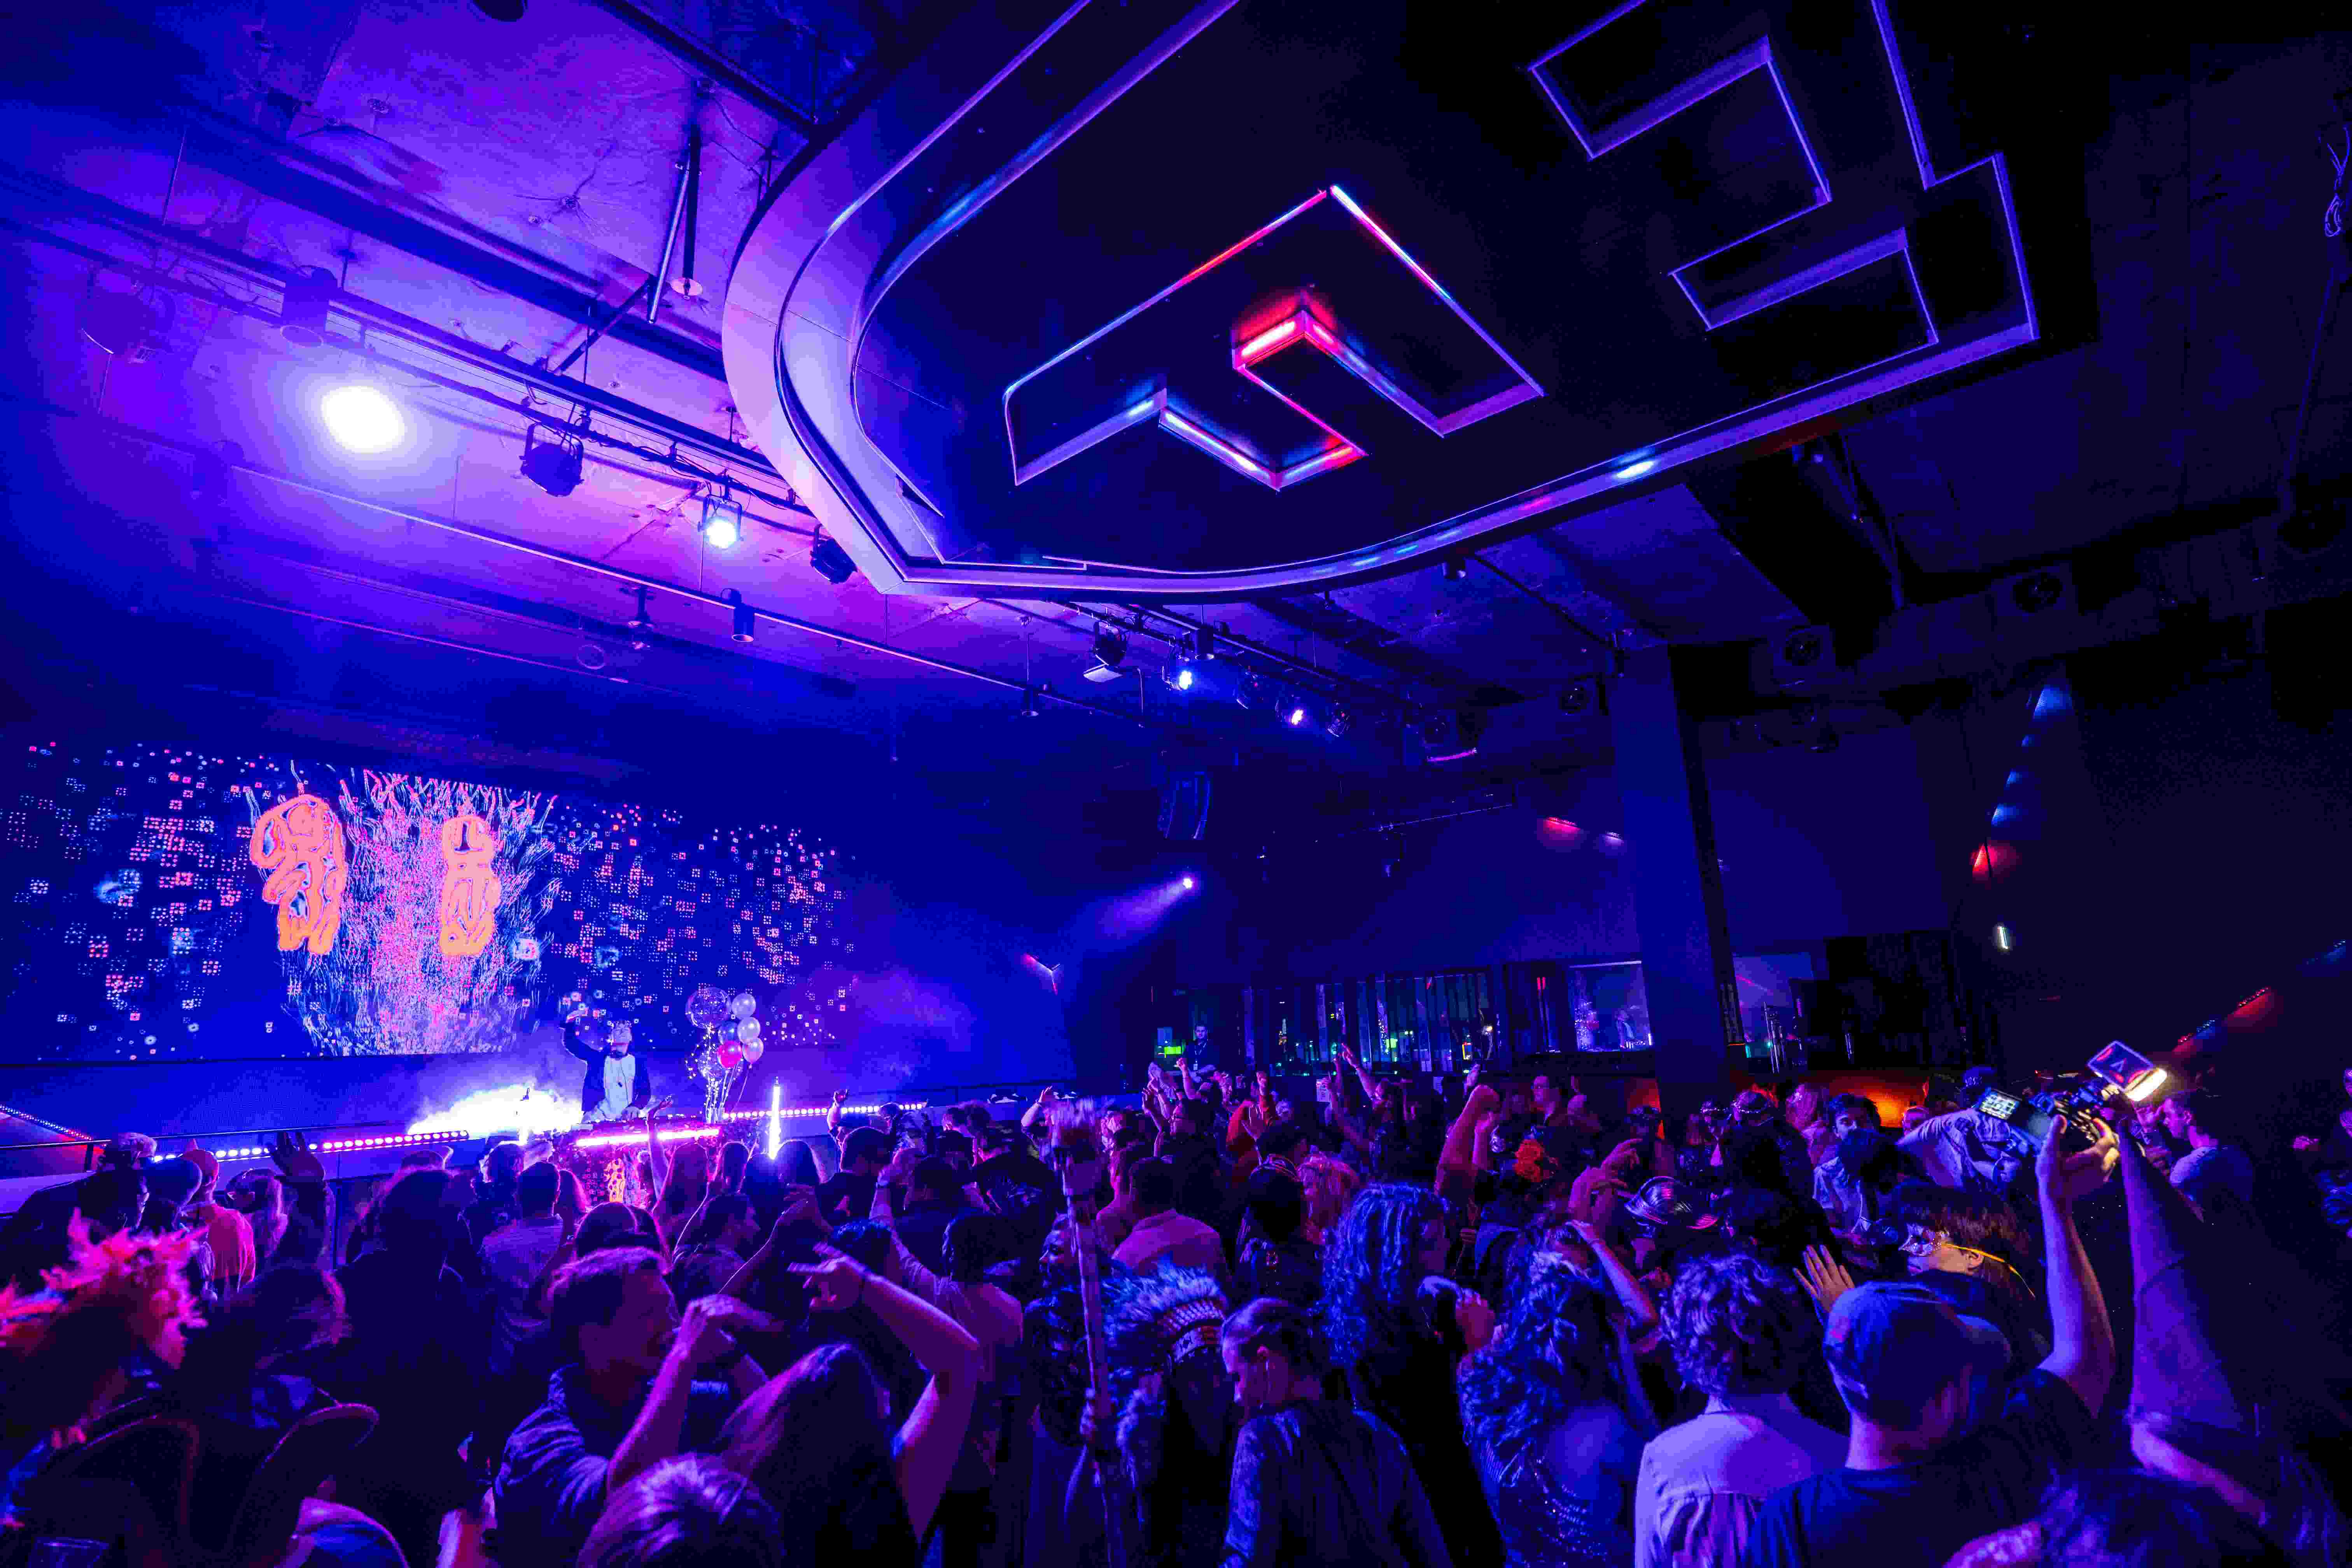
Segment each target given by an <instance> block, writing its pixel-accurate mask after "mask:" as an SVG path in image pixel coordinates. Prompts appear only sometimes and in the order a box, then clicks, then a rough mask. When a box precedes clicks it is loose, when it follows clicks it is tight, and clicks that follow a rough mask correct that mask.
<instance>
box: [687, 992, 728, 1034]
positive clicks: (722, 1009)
mask: <svg viewBox="0 0 2352 1568" xmlns="http://www.w3.org/2000/svg"><path fill="white" fill-rule="evenodd" d="M728 1017H729V1014H728V1011H727V993H725V992H724V991H721V990H720V989H719V987H718V986H716V985H698V986H696V987H695V988H694V994H693V995H691V996H689V997H688V998H687V999H686V1019H687V1022H688V1023H689V1024H692V1025H693V1026H695V1027H696V1028H698V1029H715V1028H717V1027H719V1025H721V1024H723V1023H725V1022H726V1021H727V1019H728Z"/></svg>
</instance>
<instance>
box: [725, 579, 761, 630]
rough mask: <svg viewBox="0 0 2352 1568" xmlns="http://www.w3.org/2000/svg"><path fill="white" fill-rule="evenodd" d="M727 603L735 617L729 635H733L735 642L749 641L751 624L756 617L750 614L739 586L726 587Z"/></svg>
mask: <svg viewBox="0 0 2352 1568" xmlns="http://www.w3.org/2000/svg"><path fill="white" fill-rule="evenodd" d="M727 605H728V608H729V610H730V611H731V612H732V613H733V615H734V617H735V629H734V630H733V631H732V632H731V633H730V634H729V635H730V636H731V637H734V639H735V640H736V641H737V642H750V641H751V632H752V625H753V622H754V620H755V619H756V617H755V616H752V614H751V605H747V604H745V603H744V602H743V590H742V589H740V588H730V589H728V590H727Z"/></svg>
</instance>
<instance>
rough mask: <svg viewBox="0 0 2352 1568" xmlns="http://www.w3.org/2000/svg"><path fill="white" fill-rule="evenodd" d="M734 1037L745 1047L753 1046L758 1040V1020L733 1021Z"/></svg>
mask: <svg viewBox="0 0 2352 1568" xmlns="http://www.w3.org/2000/svg"><path fill="white" fill-rule="evenodd" d="M735 1037H736V1038H737V1039H739V1040H740V1041H742V1042H743V1043H744V1044H745V1045H747V1046H748V1045H752V1044H755V1043H756V1042H757V1041H758V1040H759V1038H760V1020H759V1019H757V1018H738V1019H737V1020H735Z"/></svg>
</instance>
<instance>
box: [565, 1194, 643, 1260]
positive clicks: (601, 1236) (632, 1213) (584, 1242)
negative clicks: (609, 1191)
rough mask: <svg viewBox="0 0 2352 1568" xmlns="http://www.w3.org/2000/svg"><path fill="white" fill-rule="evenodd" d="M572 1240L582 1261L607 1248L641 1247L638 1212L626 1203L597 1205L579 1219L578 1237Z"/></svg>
mask: <svg viewBox="0 0 2352 1568" xmlns="http://www.w3.org/2000/svg"><path fill="white" fill-rule="evenodd" d="M574 1239H575V1241H576V1244H577V1247H578V1251H579V1254H580V1256H581V1257H583V1258H585V1257H587V1256H588V1255H589V1254H590V1253H592V1252H602V1251H604V1249H605V1248H607V1247H638V1246H642V1245H643V1243H642V1241H641V1240H640V1237H639V1231H638V1221H637V1211H636V1210H635V1209H633V1208H631V1207H630V1206H629V1205H626V1204H598V1205H596V1206H595V1207H594V1208H593V1209H590V1210H589V1211H588V1212H587V1213H586V1214H584V1215H581V1216H580V1234H579V1235H578V1237H575V1238H574Z"/></svg>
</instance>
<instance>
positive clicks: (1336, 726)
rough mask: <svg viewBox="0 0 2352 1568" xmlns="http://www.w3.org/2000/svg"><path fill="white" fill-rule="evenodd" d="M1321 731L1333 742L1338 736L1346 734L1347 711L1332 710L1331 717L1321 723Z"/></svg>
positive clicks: (1340, 709) (1341, 709)
mask: <svg viewBox="0 0 2352 1568" xmlns="http://www.w3.org/2000/svg"><path fill="white" fill-rule="evenodd" d="M1323 731H1324V733H1326V734H1328V735H1329V736H1331V737H1332V738H1333V739H1335V740H1336V739H1338V738H1339V736H1341V735H1344V734H1346V733H1347V732H1348V710H1346V709H1344V708H1334V709H1332V710H1331V717H1329V718H1328V719H1326V720H1324V721H1323Z"/></svg>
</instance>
